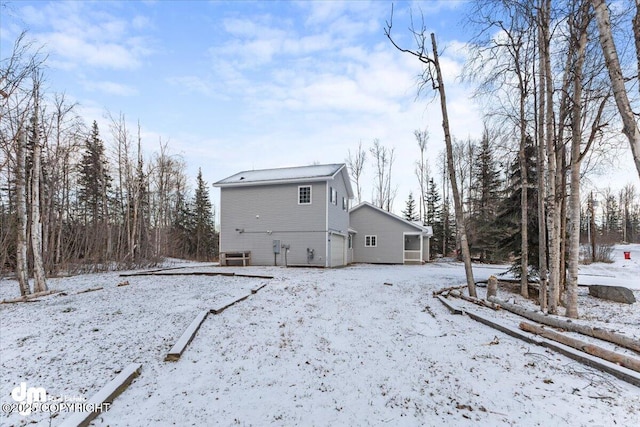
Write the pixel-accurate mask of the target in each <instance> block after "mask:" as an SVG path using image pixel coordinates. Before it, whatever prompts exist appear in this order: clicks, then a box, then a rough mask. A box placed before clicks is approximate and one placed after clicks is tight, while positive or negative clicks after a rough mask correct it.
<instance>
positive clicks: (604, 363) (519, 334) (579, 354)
mask: <svg viewBox="0 0 640 427" xmlns="http://www.w3.org/2000/svg"><path fill="white" fill-rule="evenodd" d="M465 313H466V314H467V315H468V316H469V317H471V318H472V319H473V320H476V321H478V322H480V323H483V324H485V325H487V326H490V327H492V328H495V329H497V330H499V331H502V332H504V333H505V334H508V335H511V336H512V337H515V338H518V339H521V340H523V341H526V342H529V343H532V344H537V345H541V346H544V347H547V348H550V349H551V350H554V351H557V352H558V353H560V354H563V355H565V356H567V357H570V358H571V359H573V360H577V361H578V362H580V363H584V364H585V365H588V366H592V367H594V368H597V369H600V370H601V371H603V372H607V373H609V374H611V375H614V376H615V377H616V378H620V379H621V380H623V381H626V382H628V383H630V384H633V385H635V386H638V387H640V373H638V372H636V371H634V370H632V369H628V368H625V367H623V366H620V365H617V364H615V363H612V362H609V361H608V360H604V359H601V358H599V357H595V356H592V355H590V354H587V353H585V352H583V351H580V350H576V349H575V348H572V347H569V346H568V345H565V344H562V343H559V342H557V341H553V340H550V339H547V338H544V337H542V336H540V335H531V334H528V333H524V332H523V331H522V330H520V329H518V328H516V327H513V326H510V325H506V324H503V323H501V322H498V321H496V320H495V319H492V318H489V317H485V316H483V315H480V314H478V313H473V312H471V311H465Z"/></svg>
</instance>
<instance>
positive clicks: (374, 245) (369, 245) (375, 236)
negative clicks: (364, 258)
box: [364, 234, 404, 250]
mask: <svg viewBox="0 0 640 427" xmlns="http://www.w3.org/2000/svg"><path fill="white" fill-rule="evenodd" d="M372 238H373V239H372ZM367 240H368V241H369V244H367ZM372 241H373V245H372V244H371V242H372ZM364 247H365V248H377V247H378V235H377V234H367V235H366V236H364ZM402 249H403V250H404V240H403V241H402Z"/></svg>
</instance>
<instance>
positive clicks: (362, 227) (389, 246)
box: [350, 206, 416, 264]
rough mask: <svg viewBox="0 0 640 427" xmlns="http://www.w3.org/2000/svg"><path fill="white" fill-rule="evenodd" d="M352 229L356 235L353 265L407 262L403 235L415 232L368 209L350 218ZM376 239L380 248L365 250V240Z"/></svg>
mask: <svg viewBox="0 0 640 427" xmlns="http://www.w3.org/2000/svg"><path fill="white" fill-rule="evenodd" d="M350 221H351V223H350V226H351V228H353V229H354V230H356V231H357V234H356V235H355V236H354V238H353V261H354V262H368V263H383V264H402V263H403V262H404V259H403V257H404V234H403V233H404V232H415V231H416V229H415V228H413V227H411V226H410V225H408V224H405V223H403V222H402V221H399V220H397V219H395V218H393V217H390V216H389V215H385V214H384V213H382V212H379V211H377V210H375V209H373V208H371V207H369V206H361V207H360V208H358V209H356V210H354V211H352V212H351V214H350ZM368 235H375V236H377V247H375V248H371V247H365V236H368Z"/></svg>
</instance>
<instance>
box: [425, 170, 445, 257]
mask: <svg viewBox="0 0 640 427" xmlns="http://www.w3.org/2000/svg"><path fill="white" fill-rule="evenodd" d="M426 200H427V202H426V212H425V224H424V225H430V226H431V227H432V229H433V236H432V237H431V239H430V241H429V251H430V253H431V256H435V255H436V254H441V253H442V242H443V239H444V227H443V222H442V202H441V198H440V194H439V193H438V187H437V186H436V184H435V182H434V181H433V178H431V179H430V180H429V182H428V183H427V194H426Z"/></svg>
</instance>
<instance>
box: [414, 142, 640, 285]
mask: <svg viewBox="0 0 640 427" xmlns="http://www.w3.org/2000/svg"><path fill="white" fill-rule="evenodd" d="M495 138H496V137H493V138H492V137H491V136H490V132H489V131H488V130H485V132H484V135H483V137H482V139H481V140H480V141H475V140H467V141H464V142H463V141H458V142H457V143H456V146H455V148H456V149H455V153H456V160H457V161H456V165H457V168H458V176H460V177H462V178H463V179H462V185H461V193H462V194H464V195H465V197H464V199H465V203H464V210H465V219H466V230H467V233H468V236H469V246H470V250H471V253H472V256H473V257H474V258H475V259H477V260H479V261H482V262H505V261H512V263H513V270H514V272H515V273H516V274H517V275H520V274H521V271H520V256H521V247H522V241H521V232H520V228H521V219H522V215H521V197H522V191H521V186H522V179H521V172H520V164H519V160H518V157H517V153H513V154H511V155H507V156H496V153H495V152H494V151H495V148H494V147H495V146H496V145H497V144H496V143H495V140H494V141H493V142H492V139H495ZM526 159H527V160H526V165H527V176H528V178H529V180H530V181H532V182H537V180H538V172H537V169H536V164H537V154H536V150H535V146H534V145H533V143H532V141H531V140H528V141H527V146H526ZM418 171H419V169H418ZM417 174H418V176H419V173H417ZM441 178H442V179H441V181H442V180H444V182H445V185H444V186H442V185H441V184H439V183H438V181H437V179H436V178H435V177H434V176H429V177H428V178H427V179H426V185H425V190H426V191H425V194H424V196H423V197H420V196H419V197H418V199H416V198H414V196H413V194H412V193H410V194H409V197H408V198H407V200H406V202H405V207H404V209H403V210H402V215H403V216H404V218H405V219H408V220H410V221H420V220H421V218H422V222H423V223H424V224H425V225H430V226H432V227H433V232H434V235H433V238H432V239H431V247H430V252H431V256H432V257H433V258H436V257H441V256H455V255H456V249H457V247H456V227H455V218H454V217H453V215H452V213H451V210H452V207H451V206H450V202H449V200H450V197H449V193H448V184H447V183H446V174H445V175H442V176H441ZM529 190H530V191H529V192H528V194H527V196H528V198H529V200H528V202H527V206H528V207H529V215H528V220H529V227H528V233H527V234H528V237H529V244H528V248H529V259H531V267H532V269H533V271H532V272H533V273H534V274H537V270H538V268H539V265H538V262H537V261H536V259H537V253H538V241H539V238H540V236H539V233H538V230H537V227H538V214H537V211H538V206H537V203H538V202H537V200H538V193H537V188H536V187H535V186H532V187H530V189H529ZM586 194H587V196H586V197H585V198H584V199H583V201H582V210H581V215H580V219H581V222H580V231H581V239H580V241H581V244H583V245H587V244H590V243H591V242H592V241H595V242H596V244H597V245H601V244H602V245H612V244H615V243H640V193H639V192H638V191H637V189H636V187H635V186H634V185H632V184H628V185H626V186H625V187H624V188H622V189H621V190H619V191H617V192H616V191H614V190H612V189H611V188H604V189H594V190H593V191H591V192H587V193H586ZM442 195H444V197H443V196H442ZM420 200H423V201H424V203H423V209H420V206H419V202H420ZM564 209H566V207H564ZM421 212H423V214H421Z"/></svg>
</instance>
